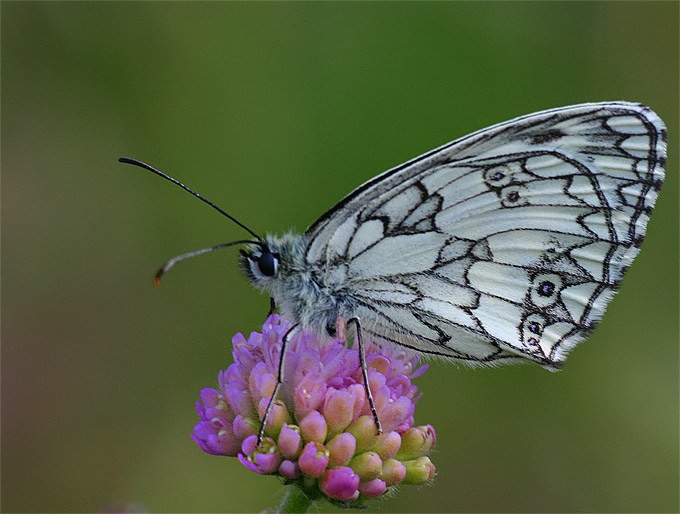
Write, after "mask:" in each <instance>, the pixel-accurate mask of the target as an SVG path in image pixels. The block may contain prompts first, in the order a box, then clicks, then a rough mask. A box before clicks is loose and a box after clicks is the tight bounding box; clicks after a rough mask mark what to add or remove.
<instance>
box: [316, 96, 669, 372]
mask: <svg viewBox="0 0 680 514" xmlns="http://www.w3.org/2000/svg"><path fill="white" fill-rule="evenodd" d="M664 164H665V128H664V125H663V123H662V121H661V120H660V119H659V118H658V117H657V116H656V115H655V114H654V113H653V112H652V111H651V110H649V109H648V108H646V107H644V106H641V105H638V104H631V103H626V102H607V103H599V104H583V105H576V106H571V107H564V108H560V109H553V110H549V111H544V112H540V113H536V114H531V115H528V116H523V117H521V118H517V119H515V120H511V121H508V122H505V123H501V124H498V125H495V126H493V127H490V128H488V129H484V130H481V131H479V132H475V133H474V134H471V135H469V136H466V137H464V138H461V139H459V140H457V141H453V142H452V143H449V144H447V145H444V146H442V147H440V148H438V149H435V150H433V151H431V152H429V153H427V154H425V155H423V156H421V157H418V158H416V159H413V160H411V161H409V162H407V163H405V164H403V165H401V166H398V167H396V168H393V169H391V170H388V171H386V172H385V173H383V174H382V175H379V176H378V177H376V178H374V179H372V180H371V181H369V182H367V183H366V184H364V185H362V186H360V187H359V188H357V189H356V190H355V191H354V192H353V193H351V194H350V195H349V196H347V197H346V198H345V199H344V200H342V201H341V202H340V203H339V204H337V205H336V206H335V207H334V208H333V209H331V210H330V211H329V212H327V213H326V214H325V215H324V216H322V217H321V218H320V219H319V220H318V221H317V222H316V223H315V224H314V225H312V226H311V227H310V228H309V229H308V231H307V233H306V236H307V241H308V243H307V248H306V260H307V264H308V265H309V266H311V267H312V269H315V270H317V271H316V277H315V279H316V280H317V281H318V282H319V283H320V284H322V286H323V287H328V288H330V289H332V290H333V291H334V292H335V294H337V295H338V297H342V298H344V299H345V301H346V305H350V306H351V309H352V312H351V315H352V316H356V317H359V318H360V319H361V323H362V330H364V331H365V332H366V333H367V334H368V335H370V336H371V337H372V338H373V339H377V340H384V341H390V342H394V343H397V344H400V345H403V346H407V347H411V348H414V349H416V350H418V351H422V352H426V353H431V354H436V355H441V356H445V357H451V358H454V359H458V360H461V361H465V362H469V363H479V362H487V363H492V362H498V361H502V360H508V359H517V358H518V357H519V358H525V359H527V358H528V359H531V360H535V361H537V362H540V363H542V364H544V365H546V366H548V367H554V366H557V365H559V364H560V363H561V362H562V361H563V360H564V359H565V357H566V354H567V352H568V350H569V349H571V348H572V347H573V346H574V345H575V344H576V343H578V342H579V341H580V340H582V339H583V338H584V337H585V336H586V335H587V333H588V332H589V331H590V330H591V329H592V328H593V325H594V323H595V322H596V321H597V320H599V319H600V317H601V316H602V314H603V313H604V309H605V307H606V305H607V302H608V301H609V300H610V299H611V296H612V294H613V293H614V291H615V290H616V288H617V286H618V284H619V282H620V280H621V277H622V275H623V273H624V272H625V270H626V269H627V267H628V266H629V265H630V263H631V262H632V260H633V258H634V257H635V255H636V254H637V252H638V249H639V246H640V243H641V241H642V237H643V236H644V233H645V228H646V224H647V220H648V219H649V215H650V212H651V209H652V207H653V205H654V202H655V200H656V197H657V194H658V191H659V189H660V186H661V183H662V180H663V168H664Z"/></svg>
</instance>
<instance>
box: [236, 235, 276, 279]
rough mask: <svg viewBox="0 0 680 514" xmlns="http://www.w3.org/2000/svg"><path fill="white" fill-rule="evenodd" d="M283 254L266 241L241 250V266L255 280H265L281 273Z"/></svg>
mask: <svg viewBox="0 0 680 514" xmlns="http://www.w3.org/2000/svg"><path fill="white" fill-rule="evenodd" d="M280 260H281V254H280V253H279V252H277V251H273V250H272V249H271V248H270V246H269V245H268V244H267V243H266V242H265V241H263V242H261V243H258V244H256V245H252V246H251V248H250V249H249V250H243V249H242V250H241V267H242V268H243V270H244V271H245V273H246V275H247V276H248V278H250V279H251V280H252V281H253V282H260V283H262V282H264V281H267V280H269V279H272V278H276V277H277V276H278V274H279V267H280Z"/></svg>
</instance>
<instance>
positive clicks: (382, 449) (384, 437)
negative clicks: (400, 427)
mask: <svg viewBox="0 0 680 514" xmlns="http://www.w3.org/2000/svg"><path fill="white" fill-rule="evenodd" d="M400 446H401V436H400V435H399V434H398V433H397V432H394V431H392V432H387V433H383V434H381V435H379V436H378V440H377V442H376V443H375V446H374V447H373V451H374V452H376V453H377V454H378V455H379V456H380V458H381V459H382V460H387V459H391V458H392V457H394V456H395V455H396V454H397V452H398V451H399V448H400Z"/></svg>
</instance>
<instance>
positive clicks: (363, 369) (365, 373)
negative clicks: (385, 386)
mask: <svg viewBox="0 0 680 514" xmlns="http://www.w3.org/2000/svg"><path fill="white" fill-rule="evenodd" d="M350 323H354V326H355V327H356V329H357V341H358V343H359V363H360V364H361V374H362V375H363V377H364V388H365V389H366V397H367V398H368V405H369V406H370V407H371V414H373V419H374V420H375V426H376V428H377V429H378V433H379V434H382V426H381V425H380V419H379V418H378V411H377V410H376V408H375V402H374V401H373V394H372V393H371V388H370V387H369V386H368V369H366V349H365V348H364V343H363V339H362V337H361V324H360V323H359V318H352V319H350V320H347V326H349V324H350Z"/></svg>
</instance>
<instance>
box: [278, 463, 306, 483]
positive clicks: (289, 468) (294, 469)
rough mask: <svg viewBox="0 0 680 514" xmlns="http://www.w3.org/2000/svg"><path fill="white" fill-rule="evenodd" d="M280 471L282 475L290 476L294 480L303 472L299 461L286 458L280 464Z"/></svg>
mask: <svg viewBox="0 0 680 514" xmlns="http://www.w3.org/2000/svg"><path fill="white" fill-rule="evenodd" d="M279 473H281V476H283V477H285V478H288V479H289V480H294V479H296V478H298V477H299V476H300V474H301V472H300V466H298V465H297V462H295V461H292V460H284V461H283V462H281V465H280V466H279Z"/></svg>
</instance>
